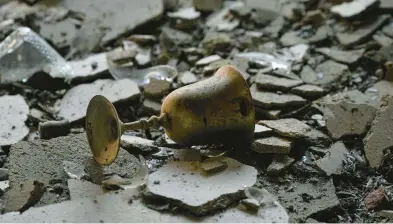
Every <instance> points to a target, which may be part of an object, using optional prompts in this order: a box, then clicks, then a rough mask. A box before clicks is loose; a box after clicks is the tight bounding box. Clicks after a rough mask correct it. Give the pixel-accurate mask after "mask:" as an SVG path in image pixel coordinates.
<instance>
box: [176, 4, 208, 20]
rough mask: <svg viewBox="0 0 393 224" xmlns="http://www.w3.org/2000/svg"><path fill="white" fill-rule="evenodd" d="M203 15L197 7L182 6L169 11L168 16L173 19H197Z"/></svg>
mask: <svg viewBox="0 0 393 224" xmlns="http://www.w3.org/2000/svg"><path fill="white" fill-rule="evenodd" d="M200 16H201V13H200V12H198V11H196V10H195V8H192V7H191V8H181V9H178V10H177V11H176V12H168V17H169V18H173V19H184V20H196V19H198V18H199V17H200Z"/></svg>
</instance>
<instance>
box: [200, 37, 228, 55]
mask: <svg viewBox="0 0 393 224" xmlns="http://www.w3.org/2000/svg"><path fill="white" fill-rule="evenodd" d="M231 43H232V40H231V38H230V36H229V35H228V34H226V33H223V32H209V33H207V34H206V36H205V38H203V40H202V41H201V46H202V47H203V49H204V50H205V52H206V55H211V54H213V53H214V52H216V51H219V50H226V49H227V48H228V47H229V46H230V45H231Z"/></svg>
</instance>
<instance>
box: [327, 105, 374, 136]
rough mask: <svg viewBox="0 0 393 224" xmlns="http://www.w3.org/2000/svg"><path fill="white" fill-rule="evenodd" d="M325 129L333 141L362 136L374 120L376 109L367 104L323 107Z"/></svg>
mask: <svg viewBox="0 0 393 224" xmlns="http://www.w3.org/2000/svg"><path fill="white" fill-rule="evenodd" d="M324 108H325V109H324V110H323V113H324V117H325V119H326V128H327V130H328V132H329V135H330V136H331V137H332V138H333V139H339V138H341V137H343V136H348V135H363V134H364V133H365V132H366V131H367V129H368V127H369V125H370V124H371V122H372V121H373V119H374V116H375V113H376V109H375V108H374V107H373V106H370V105H367V104H353V103H347V102H343V101H342V102H338V103H333V104H325V105H324Z"/></svg>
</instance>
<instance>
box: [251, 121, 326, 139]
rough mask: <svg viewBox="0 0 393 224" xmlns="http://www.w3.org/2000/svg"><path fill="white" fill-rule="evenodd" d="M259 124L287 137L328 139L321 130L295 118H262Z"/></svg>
mask: <svg viewBox="0 0 393 224" xmlns="http://www.w3.org/2000/svg"><path fill="white" fill-rule="evenodd" d="M258 123H259V124H262V125H265V126H267V127H269V128H271V129H273V131H275V132H276V133H277V134H279V135H281V136H284V137H289V138H306V139H309V140H318V139H321V140H322V139H328V138H329V137H328V136H326V135H325V134H323V133H322V132H320V131H318V130H315V129H313V128H312V127H310V126H308V125H307V124H306V123H303V122H302V121H299V120H297V119H295V118H285V119H280V120H262V121H258Z"/></svg>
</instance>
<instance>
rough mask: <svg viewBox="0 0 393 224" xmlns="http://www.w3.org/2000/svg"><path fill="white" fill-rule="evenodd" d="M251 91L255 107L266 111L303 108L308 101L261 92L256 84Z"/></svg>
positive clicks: (293, 96)
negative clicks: (290, 107) (291, 107)
mask: <svg viewBox="0 0 393 224" xmlns="http://www.w3.org/2000/svg"><path fill="white" fill-rule="evenodd" d="M250 91H251V96H252V99H253V101H254V103H255V105H256V106H258V107H262V108H266V109H270V108H283V107H288V106H303V105H305V104H306V103H307V100H306V99H304V98H302V97H300V96H297V95H293V94H277V93H272V92H263V91H259V90H258V89H257V87H256V85H255V84H253V85H252V86H251V87H250Z"/></svg>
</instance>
